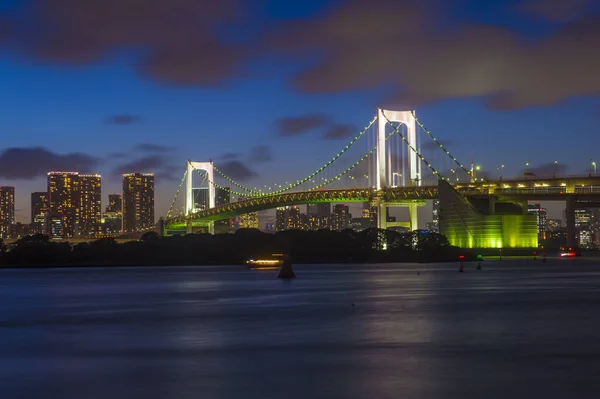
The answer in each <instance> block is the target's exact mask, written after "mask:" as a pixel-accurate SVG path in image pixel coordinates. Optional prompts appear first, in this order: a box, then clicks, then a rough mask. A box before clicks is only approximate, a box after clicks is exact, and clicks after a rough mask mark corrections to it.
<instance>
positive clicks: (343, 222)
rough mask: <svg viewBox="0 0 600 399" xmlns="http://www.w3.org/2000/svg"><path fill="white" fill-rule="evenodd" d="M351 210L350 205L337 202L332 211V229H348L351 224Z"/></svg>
mask: <svg viewBox="0 0 600 399" xmlns="http://www.w3.org/2000/svg"><path fill="white" fill-rule="evenodd" d="M351 218H352V215H350V210H349V209H348V205H345V204H337V205H334V206H333V212H332V213H331V229H332V230H338V231H342V230H344V229H347V228H348V226H349V224H350V219H351Z"/></svg>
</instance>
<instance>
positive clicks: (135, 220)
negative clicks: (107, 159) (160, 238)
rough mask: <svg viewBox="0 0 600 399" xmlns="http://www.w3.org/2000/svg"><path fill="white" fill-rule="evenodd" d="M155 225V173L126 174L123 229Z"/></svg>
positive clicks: (124, 180) (134, 229)
mask: <svg viewBox="0 0 600 399" xmlns="http://www.w3.org/2000/svg"><path fill="white" fill-rule="evenodd" d="M154 225H155V223H154V173H129V174H124V175H123V231H124V232H126V233H127V232H133V231H140V230H144V229H148V228H152V227H153V226H154Z"/></svg>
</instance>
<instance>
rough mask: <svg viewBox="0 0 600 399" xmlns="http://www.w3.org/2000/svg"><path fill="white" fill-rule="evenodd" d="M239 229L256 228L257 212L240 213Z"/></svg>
mask: <svg viewBox="0 0 600 399" xmlns="http://www.w3.org/2000/svg"><path fill="white" fill-rule="evenodd" d="M240 229H258V212H250V213H245V214H243V215H240Z"/></svg>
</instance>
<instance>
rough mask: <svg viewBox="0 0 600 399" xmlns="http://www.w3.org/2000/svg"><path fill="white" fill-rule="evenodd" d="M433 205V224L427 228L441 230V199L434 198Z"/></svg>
mask: <svg viewBox="0 0 600 399" xmlns="http://www.w3.org/2000/svg"><path fill="white" fill-rule="evenodd" d="M432 205H433V212H432V213H433V215H432V216H433V219H432V225H431V226H429V227H428V228H427V230H429V231H435V232H439V231H440V200H439V199H436V200H433V204H432Z"/></svg>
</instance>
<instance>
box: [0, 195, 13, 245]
mask: <svg viewBox="0 0 600 399" xmlns="http://www.w3.org/2000/svg"><path fill="white" fill-rule="evenodd" d="M13 224H15V188H14V187H9V186H2V187H0V238H9V237H10V234H11V229H12V226H13Z"/></svg>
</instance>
